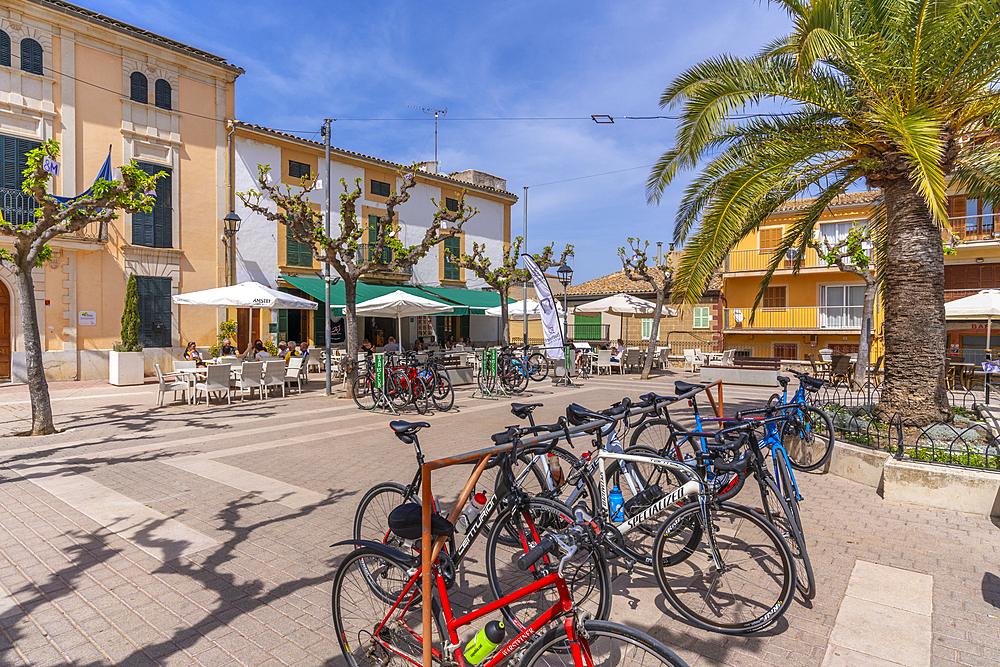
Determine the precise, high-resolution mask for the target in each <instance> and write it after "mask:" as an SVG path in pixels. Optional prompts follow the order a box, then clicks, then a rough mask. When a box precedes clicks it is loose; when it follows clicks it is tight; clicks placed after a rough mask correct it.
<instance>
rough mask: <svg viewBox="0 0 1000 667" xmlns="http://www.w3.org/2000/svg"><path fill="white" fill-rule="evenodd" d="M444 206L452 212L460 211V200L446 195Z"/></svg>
mask: <svg viewBox="0 0 1000 667" xmlns="http://www.w3.org/2000/svg"><path fill="white" fill-rule="evenodd" d="M444 207H445V208H446V209H448V210H449V211H451V212H452V213H457V212H458V200H457V199H452V198H451V197H446V198H445V200H444Z"/></svg>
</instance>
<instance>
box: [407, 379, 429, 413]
mask: <svg viewBox="0 0 1000 667" xmlns="http://www.w3.org/2000/svg"><path fill="white" fill-rule="evenodd" d="M411 384H412V388H413V393H412V394H411V400H412V401H413V406H414V407H415V408H416V409H417V414H421V415H426V414H427V412H428V410H430V408H431V388H430V386H428V384H427V380H425V379H424V378H422V377H420V376H419V375H418V376H417V377H416V378H415V379H413V380H412V382H411Z"/></svg>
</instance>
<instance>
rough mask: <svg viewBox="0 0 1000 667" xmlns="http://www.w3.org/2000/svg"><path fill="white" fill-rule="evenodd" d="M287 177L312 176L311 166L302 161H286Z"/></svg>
mask: <svg viewBox="0 0 1000 667" xmlns="http://www.w3.org/2000/svg"><path fill="white" fill-rule="evenodd" d="M288 176H289V178H309V177H310V176H312V168H311V167H310V166H309V165H307V164H306V163H304V162H296V161H295V160H289V161H288Z"/></svg>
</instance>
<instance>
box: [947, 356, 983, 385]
mask: <svg viewBox="0 0 1000 667" xmlns="http://www.w3.org/2000/svg"><path fill="white" fill-rule="evenodd" d="M948 366H949V367H954V368H955V369H957V370H958V372H959V373H960V375H958V376H956V375H952V377H951V387H950V389H954V388H955V382H956V380H957V381H958V384H960V385H961V386H962V389H968V387H966V384H965V383H966V380H967V379H969V377H967V374H968V375H969V376H971V375H972V373H970V372H969V369H970V368H974V367H975V366H976V364H973V363H970V362H967V361H961V362H959V361H949V362H948Z"/></svg>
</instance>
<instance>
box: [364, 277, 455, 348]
mask: <svg viewBox="0 0 1000 667" xmlns="http://www.w3.org/2000/svg"><path fill="white" fill-rule="evenodd" d="M451 310H452V306H450V305H448V304H446V303H442V302H441V301H434V300H432V299H425V298H423V297H420V296H416V295H413V294H410V293H408V292H404V291H403V290H396V291H395V292H389V293H388V294H383V295H382V296H379V297H375V298H374V299H369V300H368V301H363V302H361V303H359V304H358V306H357V313H358V315H367V316H370V317H395V318H396V335H397V336H398V337H400V338H402V327H401V325H400V319H401V318H403V317H417V316H418V315H433V314H440V313H445V312H449V311H451ZM398 342H399V344H400V346H402V344H403V343H402V340H400V341H398Z"/></svg>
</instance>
